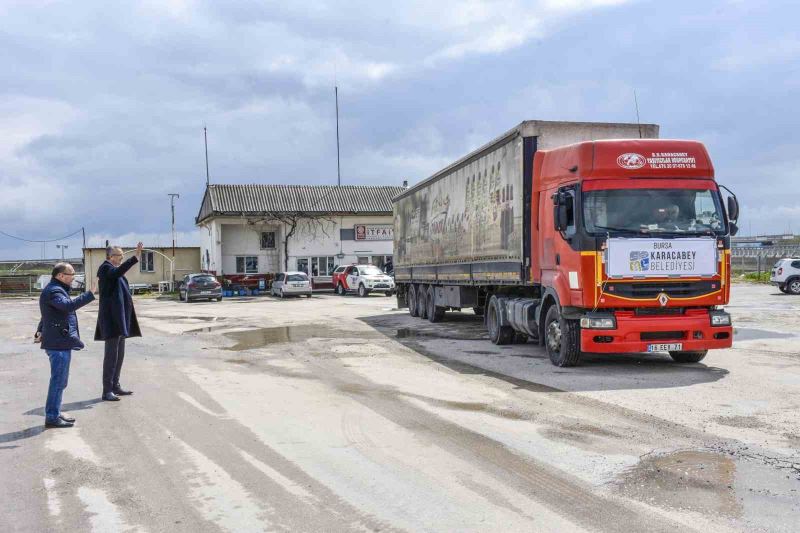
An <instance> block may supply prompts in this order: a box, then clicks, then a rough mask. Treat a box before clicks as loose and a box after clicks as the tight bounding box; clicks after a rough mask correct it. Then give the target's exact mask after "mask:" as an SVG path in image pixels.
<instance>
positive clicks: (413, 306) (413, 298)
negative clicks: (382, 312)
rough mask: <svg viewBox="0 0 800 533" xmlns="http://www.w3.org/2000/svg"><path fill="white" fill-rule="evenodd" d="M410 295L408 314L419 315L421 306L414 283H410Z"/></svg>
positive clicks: (408, 293)
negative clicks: (418, 303) (419, 305)
mask: <svg viewBox="0 0 800 533" xmlns="http://www.w3.org/2000/svg"><path fill="white" fill-rule="evenodd" d="M406 295H407V297H408V314H409V315H411V316H419V307H418V306H417V289H415V288H414V286H413V285H409V286H408V288H407V289H406Z"/></svg>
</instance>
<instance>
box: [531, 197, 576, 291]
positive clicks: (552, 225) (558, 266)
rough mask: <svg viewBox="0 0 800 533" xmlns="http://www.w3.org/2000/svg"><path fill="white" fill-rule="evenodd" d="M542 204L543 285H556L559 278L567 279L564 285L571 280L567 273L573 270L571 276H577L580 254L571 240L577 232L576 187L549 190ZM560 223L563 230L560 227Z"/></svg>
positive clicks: (542, 198) (541, 198) (562, 281)
mask: <svg viewBox="0 0 800 533" xmlns="http://www.w3.org/2000/svg"><path fill="white" fill-rule="evenodd" d="M540 203H541V204H540V205H541V208H540V213H541V217H542V218H541V220H540V224H541V226H540V227H541V228H542V231H541V237H542V238H541V243H542V256H541V257H542V282H543V283H544V284H546V285H551V286H556V285H557V281H556V278H560V277H562V276H563V277H564V279H562V280H561V283H564V282H566V281H567V280H568V279H569V276H570V274H568V273H566V272H569V271H573V272H574V273H573V274H571V276H572V277H573V278H575V277H576V276H577V269H578V262H579V259H578V254H577V252H576V251H575V250H573V249H572V248H571V246H570V240H571V239H572V238H573V237H574V236H575V233H576V230H577V226H576V222H575V209H576V205H577V204H576V189H575V184H571V185H565V186H562V187H559V188H557V189H551V190H549V191H548V192H547V194H543V195H542V196H541V197H540ZM559 212H560V213H559ZM559 216H560V218H559ZM557 219H558V220H557ZM557 223H558V224H560V227H556V224H557ZM573 281H574V280H573ZM573 284H574V283H573ZM564 285H565V286H564V287H563V288H564V289H567V287H568V286H569V283H564ZM559 292H560V291H559Z"/></svg>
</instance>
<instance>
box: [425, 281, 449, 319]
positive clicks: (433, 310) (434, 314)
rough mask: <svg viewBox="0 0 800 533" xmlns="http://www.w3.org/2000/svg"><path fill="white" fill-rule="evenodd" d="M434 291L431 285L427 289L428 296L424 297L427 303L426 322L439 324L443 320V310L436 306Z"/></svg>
mask: <svg viewBox="0 0 800 533" xmlns="http://www.w3.org/2000/svg"><path fill="white" fill-rule="evenodd" d="M434 291H435V289H434V288H433V285H431V286H429V287H428V294H426V295H425V297H426V302H427V303H428V321H430V322H441V321H442V319H443V318H444V308H442V307H437V306H436V296H435V295H434Z"/></svg>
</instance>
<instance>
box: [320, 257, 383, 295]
mask: <svg viewBox="0 0 800 533" xmlns="http://www.w3.org/2000/svg"><path fill="white" fill-rule="evenodd" d="M340 268H344V270H343V271H341V272H339V273H338V274H337V271H338V270H339V269H340ZM333 276H334V278H333V282H334V287H335V288H336V294H338V295H340V296H344V295H345V294H347V293H348V292H356V293H358V295H359V296H361V297H364V296H367V295H369V293H370V292H372V291H380V292H383V293H384V294H386V296H391V295H392V294H393V293H394V278H392V277H391V276H388V275H386V274H384V273H383V272H382V271H381V269H380V268H378V267H376V266H374V265H350V266H348V267H339V268H337V269H336V270H335V271H334V272H333Z"/></svg>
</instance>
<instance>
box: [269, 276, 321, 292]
mask: <svg viewBox="0 0 800 533" xmlns="http://www.w3.org/2000/svg"><path fill="white" fill-rule="evenodd" d="M269 292H270V294H272V295H273V296H280V297H281V298H285V297H286V296H301V295H305V296H306V297H307V298H311V280H310V279H309V277H308V274H306V273H305V272H281V273H280V274H278V275H277V276H275V280H274V281H273V282H272V287H270V289H269Z"/></svg>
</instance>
